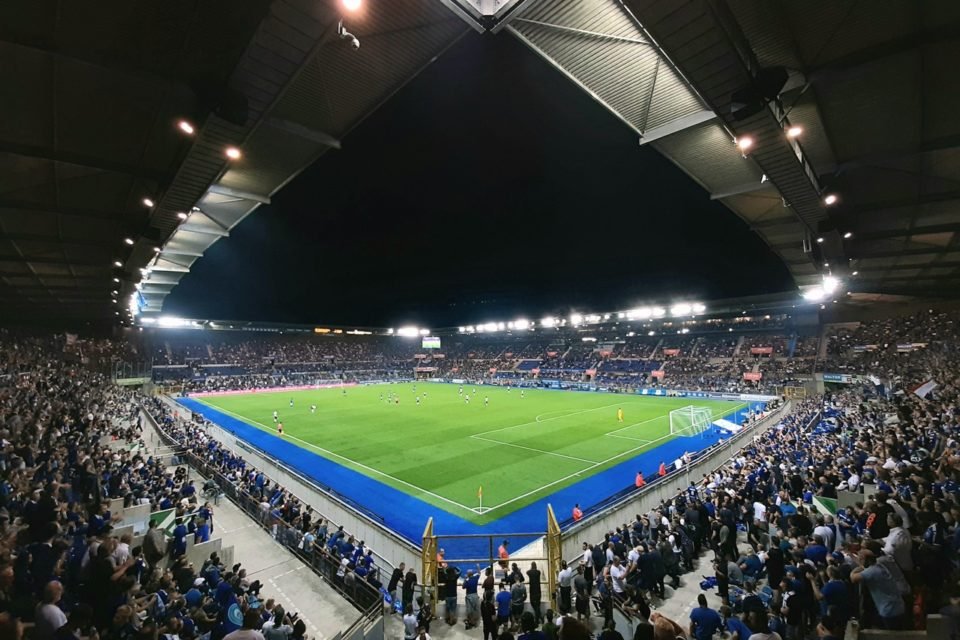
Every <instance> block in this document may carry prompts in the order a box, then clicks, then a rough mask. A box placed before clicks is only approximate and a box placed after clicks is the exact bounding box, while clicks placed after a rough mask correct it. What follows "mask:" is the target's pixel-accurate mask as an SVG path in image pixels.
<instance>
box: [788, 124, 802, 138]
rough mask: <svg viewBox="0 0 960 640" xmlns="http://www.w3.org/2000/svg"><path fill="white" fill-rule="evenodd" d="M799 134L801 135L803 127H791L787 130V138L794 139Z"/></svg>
mask: <svg viewBox="0 0 960 640" xmlns="http://www.w3.org/2000/svg"><path fill="white" fill-rule="evenodd" d="M801 133H803V127H798V126H797V125H793V126H792V127H790V128H789V129H787V137H788V138H796V137H797V136H799V135H800V134H801Z"/></svg>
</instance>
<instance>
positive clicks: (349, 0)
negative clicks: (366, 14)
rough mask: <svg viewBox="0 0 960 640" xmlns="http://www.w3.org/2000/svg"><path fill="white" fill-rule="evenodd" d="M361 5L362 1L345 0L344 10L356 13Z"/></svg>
mask: <svg viewBox="0 0 960 640" xmlns="http://www.w3.org/2000/svg"><path fill="white" fill-rule="evenodd" d="M361 4H362V0H343V8H344V9H346V10H347V11H356V10H357V9H359V8H360V5H361Z"/></svg>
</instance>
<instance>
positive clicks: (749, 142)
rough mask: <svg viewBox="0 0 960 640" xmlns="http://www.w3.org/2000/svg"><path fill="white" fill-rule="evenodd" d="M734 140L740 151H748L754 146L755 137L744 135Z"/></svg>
mask: <svg viewBox="0 0 960 640" xmlns="http://www.w3.org/2000/svg"><path fill="white" fill-rule="evenodd" d="M734 142H736V143H737V148H738V149H740V151H746V150H747V149H749V148H750V147H752V146H753V138H751V137H750V136H742V137H740V138H737V139H736V140H735V141H734Z"/></svg>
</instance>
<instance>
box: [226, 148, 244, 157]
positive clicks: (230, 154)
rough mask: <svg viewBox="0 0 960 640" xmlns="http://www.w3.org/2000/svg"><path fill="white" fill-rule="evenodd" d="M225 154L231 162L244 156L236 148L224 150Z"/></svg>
mask: <svg viewBox="0 0 960 640" xmlns="http://www.w3.org/2000/svg"><path fill="white" fill-rule="evenodd" d="M224 153H225V154H226V156H227V157H228V158H230V159H231V160H239V159H240V156H241V155H243V154H241V153H240V149H237V148H236V147H227V148H226V149H225V150H224Z"/></svg>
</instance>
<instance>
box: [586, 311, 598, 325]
mask: <svg viewBox="0 0 960 640" xmlns="http://www.w3.org/2000/svg"><path fill="white" fill-rule="evenodd" d="M584 320H586V321H587V322H589V323H596V322H600V316H599V315H597V314H595V313H592V314H590V315H588V316H586V317H585V318H584Z"/></svg>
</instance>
